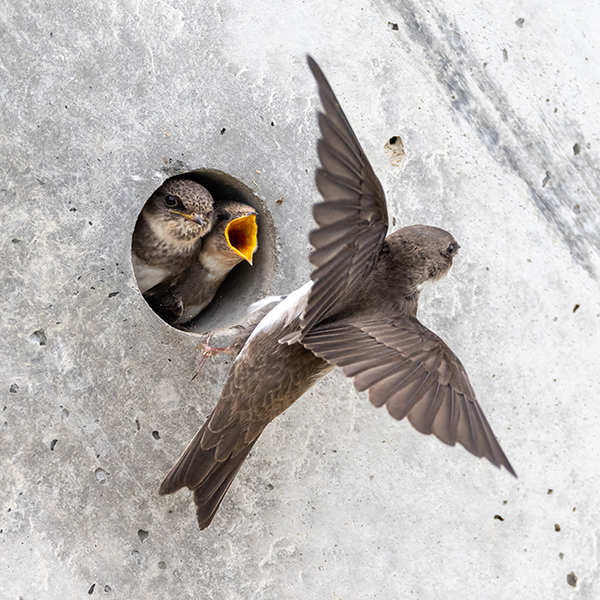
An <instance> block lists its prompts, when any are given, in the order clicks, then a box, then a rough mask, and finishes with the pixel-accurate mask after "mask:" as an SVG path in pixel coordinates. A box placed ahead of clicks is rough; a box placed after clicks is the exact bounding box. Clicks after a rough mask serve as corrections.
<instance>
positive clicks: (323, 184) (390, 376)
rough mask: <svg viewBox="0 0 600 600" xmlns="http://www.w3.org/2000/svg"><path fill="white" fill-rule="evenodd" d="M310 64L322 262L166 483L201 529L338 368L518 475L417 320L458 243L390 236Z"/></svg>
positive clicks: (443, 352) (400, 414)
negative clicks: (295, 409) (256, 454)
mask: <svg viewBox="0 0 600 600" xmlns="http://www.w3.org/2000/svg"><path fill="white" fill-rule="evenodd" d="M308 64H309V67H310V69H311V71H312V73H313V75H314V76H315V79H316V80H317V84H318V89H319V95H320V97H321V101H322V103H323V107H324V113H319V115H318V119H319V127H320V130H321V139H320V140H319V142H318V154H319V159H320V162H321V168H320V169H318V170H317V173H316V182H317V187H318V189H319V192H320V193H321V195H322V197H323V202H321V203H319V204H316V205H315V207H314V217H315V220H316V222H317V224H318V228H317V229H316V230H314V231H312V233H311V234H310V242H311V244H312V245H313V247H314V251H313V252H312V254H311V255H310V262H311V263H312V264H313V266H314V267H315V269H314V271H313V274H312V277H311V279H312V281H310V282H308V283H307V284H305V285H304V286H302V287H301V288H299V289H298V290H296V291H295V292H293V293H291V294H290V295H288V296H287V297H285V299H283V300H282V301H281V302H279V303H278V304H277V305H276V306H275V307H274V308H273V309H272V310H271V311H270V312H268V314H267V315H266V316H265V317H264V318H262V320H261V321H260V322H259V323H258V324H257V325H256V326H255V327H254V328H253V329H252V328H250V329H248V330H247V334H246V335H247V340H246V342H245V344H244V345H243V347H242V350H241V352H240V353H239V355H238V356H237V358H236V361H235V362H234V364H233V367H232V368H231V371H230V373H229V377H228V378H227V381H226V383H225V386H224V388H223V391H222V392H221V396H220V398H219V400H218V402H217V405H216V407H215V409H214V410H213V412H212V413H211V414H210V416H209V417H208V419H207V420H206V422H205V423H204V425H203V426H202V427H201V429H200V431H199V432H198V433H197V434H196V436H195V437H194V439H193V440H192V441H191V443H190V445H189V446H188V447H187V449H186V450H185V451H184V453H183V454H182V456H181V457H180V458H179V460H178V461H177V463H176V464H175V466H174V467H173V468H172V469H171V471H170V472H169V473H168V475H167V476H166V478H165V480H164V481H163V483H162V485H161V486H160V490H159V493H160V494H161V495H164V494H172V493H173V492H176V491H177V490H179V489H181V488H183V487H188V488H189V489H190V490H192V491H193V494H194V502H195V504H196V514H197V517H198V523H199V525H200V528H201V529H204V528H205V527H208V525H209V524H210V522H211V521H212V519H213V518H214V516H215V513H216V511H217V509H218V507H219V505H220V503H221V501H222V500H223V497H224V495H225V493H226V492H227V490H228V489H229V486H230V485H231V483H232V481H233V479H234V478H235V476H236V474H237V472H238V470H239V469H240V467H241V465H242V463H243V461H244V459H245V458H246V456H247V455H248V453H249V452H250V450H251V449H252V447H253V446H254V444H255V443H256V441H257V440H258V438H259V436H260V434H261V433H262V432H263V430H264V429H265V427H266V426H267V425H268V424H269V423H270V422H271V421H272V420H273V419H274V418H275V417H277V416H278V415H280V414H281V413H282V412H283V411H284V410H285V409H286V408H288V407H289V406H290V405H291V404H292V403H293V402H295V401H296V400H297V399H298V398H299V397H300V396H301V395H302V394H303V393H304V392H305V391H306V390H308V389H309V388H310V387H311V386H313V385H314V384H315V383H316V382H317V381H318V380H319V379H320V378H321V377H322V376H323V375H325V374H326V373H327V372H328V371H330V370H331V369H332V368H333V367H334V366H338V367H341V368H342V370H343V372H344V374H345V375H346V376H347V377H350V378H352V380H353V382H354V385H355V387H356V389H357V390H358V391H365V390H368V394H369V399H370V400H371V402H372V403H373V404H374V405H375V406H377V407H379V406H385V407H386V408H387V410H388V412H389V413H390V415H391V416H392V417H393V418H394V419H403V418H404V417H408V420H409V421H410V422H411V424H412V425H413V426H414V427H415V428H416V429H417V430H418V431H420V432H422V433H425V434H430V433H433V434H434V435H435V436H436V437H438V438H439V439H440V440H441V441H442V442H444V443H446V444H449V445H454V444H455V443H456V442H459V443H460V444H462V445H463V446H464V447H465V448H466V449H467V450H468V451H469V452H471V453H472V454H474V455H475V456H478V457H485V458H487V459H488V460H489V461H490V462H491V463H492V464H493V465H495V466H497V467H501V466H504V468H505V469H507V470H508V472H509V473H511V474H512V475H515V472H514V470H513V468H512V466H511V465H510V463H509V461H508V459H507V458H506V456H505V454H504V452H503V451H502V448H501V447H500V445H499V444H498V441H497V440H496V437H495V436H494V434H493V432H492V429H491V427H490V426H489V424H488V422H487V420H486V418H485V416H484V414H483V411H482V409H481V407H480V406H479V403H478V402H477V400H476V398H475V392H474V391H473V388H472V387H471V384H470V383H469V379H468V377H467V373H466V371H465V369H464V368H463V366H462V364H461V362H460V361H459V360H458V358H457V357H456V355H455V354H454V353H453V352H452V350H450V348H449V347H448V346H447V345H446V344H445V343H444V342H443V341H442V340H441V339H440V338H439V337H438V336H437V335H436V334H435V333H433V332H432V331H430V330H429V329H427V328H426V327H425V326H424V325H422V324H421V323H420V322H419V320H418V319H417V306H418V301H419V294H420V290H421V288H422V287H423V285H424V284H425V283H426V282H430V281H436V280H438V279H441V278H442V277H444V276H445V275H446V274H447V273H448V270H449V269H450V266H451V265H452V260H453V259H454V256H455V255H456V252H457V251H458V249H459V247H460V246H459V245H458V242H457V241H456V240H455V239H454V237H453V236H452V235H451V234H450V233H448V232H446V231H444V230H442V229H438V228H437V227H429V226H426V225H412V226H410V227H404V228H403V229H400V230H398V231H395V232H394V233H391V234H390V235H388V236H387V237H386V234H387V229H388V215H387V208H386V203H385V195H384V192H383V189H382V187H381V184H380V182H379V180H378V179H377V176H376V175H375V173H374V171H373V169H372V167H371V165H370V164H369V161H368V159H367V157H366V156H365V153H364V152H363V150H362V148H361V146H360V143H359V142H358V139H357V138H356V135H355V134H354V132H353V131H352V128H351V127H350V124H349V122H348V120H347V118H346V116H345V115H344V113H343V111H342V109H341V107H340V105H339V102H338V101H337V99H336V97H335V95H334V93H333V91H332V89H331V87H330V86H329V83H328V82H327V80H326V78H325V76H324V75H323V73H322V71H321V69H320V68H319V67H318V65H317V64H316V62H315V61H314V60H313V59H312V58H310V57H309V58H308Z"/></svg>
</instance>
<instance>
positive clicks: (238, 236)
mask: <svg viewBox="0 0 600 600" xmlns="http://www.w3.org/2000/svg"><path fill="white" fill-rule="evenodd" d="M256 248H257V225H256V211H255V210H254V208H253V207H252V206H250V205H248V204H245V203H243V202H236V201H231V200H225V201H221V202H219V201H216V202H215V201H214V200H213V198H212V196H211V194H210V193H209V191H208V190H207V189H206V188H205V187H204V186H202V185H200V184H199V183H197V182H195V181H192V180H190V179H175V180H170V181H167V182H166V183H165V184H163V185H162V186H161V187H160V188H159V189H158V190H157V191H156V192H155V193H154V194H153V195H152V197H151V198H150V199H149V200H148V202H147V203H146V205H145V206H144V208H143V210H142V212H141V214H140V217H139V218H138V222H137V223H136V226H135V231H134V233H133V244H132V260H133V267H134V272H135V275H136V278H137V281H138V285H139V286H140V290H141V291H142V293H143V295H144V298H145V299H146V301H147V302H148V304H149V305H150V306H151V308H152V309H153V310H154V311H155V312H156V313H157V314H158V315H159V316H160V317H161V318H162V319H164V320H165V321H167V322H168V323H171V324H172V325H182V324H184V323H187V322H188V321H190V320H192V319H193V318H195V317H196V316H197V315H198V314H199V313H200V312H201V311H202V310H204V308H206V306H208V304H209V303H210V302H211V300H212V299H213V298H214V296H215V294H216V292H217V290H218V289H219V286H220V285H221V283H223V281H224V279H225V278H226V277H227V275H228V274H229V272H230V271H231V269H233V267H235V266H236V265H237V264H238V263H240V262H241V261H242V260H245V261H247V262H248V263H250V264H252V256H253V254H254V252H255V251H256Z"/></svg>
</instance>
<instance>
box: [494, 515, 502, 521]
mask: <svg viewBox="0 0 600 600" xmlns="http://www.w3.org/2000/svg"><path fill="white" fill-rule="evenodd" d="M494 519H497V520H498V521H504V518H503V517H501V516H500V515H494Z"/></svg>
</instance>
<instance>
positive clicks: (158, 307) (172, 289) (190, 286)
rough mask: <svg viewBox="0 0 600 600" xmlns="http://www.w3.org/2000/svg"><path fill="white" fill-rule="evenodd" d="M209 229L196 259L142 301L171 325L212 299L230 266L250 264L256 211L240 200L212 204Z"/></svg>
mask: <svg viewBox="0 0 600 600" xmlns="http://www.w3.org/2000/svg"><path fill="white" fill-rule="evenodd" d="M214 210H215V213H216V216H215V219H214V224H213V227H212V229H211V230H210V232H209V233H207V234H206V236H205V237H204V238H203V239H202V248H201V249H200V251H199V252H198V255H197V257H196V259H195V260H194V261H193V262H192V263H191V265H190V266H189V267H188V268H187V270H186V271H184V272H183V273H182V274H181V276H180V277H178V279H177V281H175V282H169V281H168V282H165V283H162V284H160V285H158V286H155V287H154V288H152V289H151V290H150V291H149V292H148V294H147V296H146V300H147V301H148V304H150V306H151V307H152V309H153V310H154V311H155V312H156V313H157V314H158V315H159V316H160V317H161V318H163V319H164V320H165V321H167V322H168V323H171V324H172V325H182V324H184V323H187V322H188V321H191V320H192V319H194V318H195V317H196V316H197V315H198V314H199V313H200V312H201V311H202V310H204V309H205V308H206V307H207V306H208V304H209V303H210V302H211V301H212V299H213V298H214V296H215V294H216V293H217V290H218V289H219V287H220V285H221V284H222V283H223V281H224V280H225V278H226V277H227V275H228V274H229V272H230V271H231V269H233V267H235V266H236V265H237V264H239V263H240V262H241V261H242V260H245V261H247V262H248V263H250V264H252V256H253V254H254V252H255V251H256V248H257V227H256V211H255V210H254V208H253V207H252V206H250V205H249V204H245V203H243V202H233V201H222V202H219V203H217V204H216V206H215V209H214Z"/></svg>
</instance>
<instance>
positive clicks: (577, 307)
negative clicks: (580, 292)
mask: <svg viewBox="0 0 600 600" xmlns="http://www.w3.org/2000/svg"><path fill="white" fill-rule="evenodd" d="M578 309H579V304H576V305H575V306H574V307H573V312H577V310H578Z"/></svg>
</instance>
